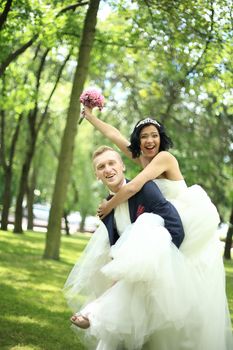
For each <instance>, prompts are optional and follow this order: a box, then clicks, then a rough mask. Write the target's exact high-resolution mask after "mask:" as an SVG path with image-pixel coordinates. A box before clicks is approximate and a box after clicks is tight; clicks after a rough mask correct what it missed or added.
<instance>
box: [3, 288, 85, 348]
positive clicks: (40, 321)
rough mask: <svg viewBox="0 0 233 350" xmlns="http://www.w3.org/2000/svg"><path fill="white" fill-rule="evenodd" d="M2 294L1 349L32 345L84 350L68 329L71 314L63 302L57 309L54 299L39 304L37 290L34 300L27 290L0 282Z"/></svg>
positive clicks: (33, 346)
mask: <svg viewBox="0 0 233 350" xmlns="http://www.w3.org/2000/svg"><path fill="white" fill-rule="evenodd" d="M0 295H1V299H0V310H1V314H0V348H1V349H10V347H12V346H16V345H17V344H20V345H26V344H27V346H29V344H30V346H31V347H32V349H34V348H37V349H38V348H39V349H51V350H52V349H61V350H64V349H76V350H77V349H78V350H82V349H83V350H84V347H83V346H82V344H81V343H80V342H79V340H78V338H77V337H76V336H75V335H74V333H73V332H72V331H71V330H69V326H70V322H69V317H70V313H69V312H68V311H65V310H64V309H63V310H62V307H61V305H60V306H59V305H57V307H55V308H54V306H53V304H52V303H51V300H50V303H49V304H47V303H42V302H41V301H40V302H39V303H38V300H37V293H35V299H34V301H33V300H32V299H31V298H28V292H27V291H23V290H20V291H19V290H17V289H14V288H13V287H11V286H9V285H7V284H3V285H1V294H0ZM54 297H58V295H56V294H55V295H54V296H53V297H52V298H54ZM60 297H61V296H60ZM48 301H49V300H48ZM56 309H57V310H56ZM59 309H60V310H59Z"/></svg>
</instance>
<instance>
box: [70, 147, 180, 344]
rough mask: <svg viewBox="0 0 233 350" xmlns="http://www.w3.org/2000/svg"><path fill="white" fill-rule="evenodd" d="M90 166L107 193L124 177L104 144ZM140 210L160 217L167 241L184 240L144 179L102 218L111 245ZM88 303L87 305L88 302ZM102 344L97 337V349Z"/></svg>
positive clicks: (82, 321) (173, 213)
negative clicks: (166, 233)
mask: <svg viewBox="0 0 233 350" xmlns="http://www.w3.org/2000/svg"><path fill="white" fill-rule="evenodd" d="M93 166H94V170H95V174H96V177H97V179H99V180H101V181H102V183H103V184H104V185H106V186H107V187H108V189H109V191H110V194H112V195H114V193H117V192H118V191H119V190H120V188H121V187H122V186H124V184H126V182H127V180H126V179H125V176H124V170H125V166H124V163H123V161H122V159H121V157H120V154H119V153H118V152H116V151H115V150H114V149H113V148H110V147H108V146H101V147H99V148H98V149H97V150H96V151H95V152H94V154H93ZM143 213H153V214H156V215H158V216H159V217H160V219H161V224H162V225H163V224H164V227H165V228H166V229H167V230H168V232H169V233H170V235H171V240H172V242H173V244H174V245H176V247H177V248H179V246H180V245H181V243H182V241H183V239H184V230H183V226H182V223H181V219H180V217H179V214H178V212H177V210H176V209H175V207H174V206H173V205H172V204H171V203H170V202H168V201H167V200H166V199H165V198H164V196H163V195H162V193H161V192H160V190H159V188H158V186H157V185H156V184H155V183H154V182H153V181H149V182H147V183H146V184H145V185H144V186H143V187H142V189H141V190H140V191H139V192H138V193H136V194H135V195H134V196H133V197H131V198H130V199H129V200H128V201H126V202H124V203H122V204H120V205H118V206H117V207H116V208H115V209H114V210H113V211H112V212H111V213H110V214H108V215H107V216H106V217H105V218H104V219H103V223H104V224H105V226H106V228H107V231H108V238H109V243H110V245H111V246H112V245H114V244H115V243H116V242H117V240H118V238H119V237H120V234H121V233H123V232H124V230H125V228H126V227H127V226H128V225H129V224H131V223H133V222H135V221H136V220H137V218H138V217H139V216H140V215H141V214H143ZM90 305H91V304H90ZM71 322H72V323H73V324H75V325H76V326H78V327H80V328H83V329H86V328H89V326H90V322H89V319H88V317H86V316H85V315H84V313H78V314H75V315H73V316H72V317H71ZM102 348H104V349H105V348H106V349H108V346H107V345H106V344H105V345H104V347H102V341H101V340H100V343H99V346H98V347H97V349H102Z"/></svg>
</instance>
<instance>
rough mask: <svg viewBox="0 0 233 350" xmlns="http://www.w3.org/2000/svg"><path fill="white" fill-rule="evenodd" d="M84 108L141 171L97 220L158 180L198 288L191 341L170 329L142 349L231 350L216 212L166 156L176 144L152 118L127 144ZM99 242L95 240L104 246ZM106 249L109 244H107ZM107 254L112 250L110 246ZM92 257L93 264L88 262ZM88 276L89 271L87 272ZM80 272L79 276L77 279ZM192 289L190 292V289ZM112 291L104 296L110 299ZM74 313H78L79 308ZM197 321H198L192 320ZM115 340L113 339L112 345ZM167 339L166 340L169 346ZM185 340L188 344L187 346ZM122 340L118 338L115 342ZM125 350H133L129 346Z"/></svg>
mask: <svg viewBox="0 0 233 350" xmlns="http://www.w3.org/2000/svg"><path fill="white" fill-rule="evenodd" d="M84 108H85V109H84V116H85V118H86V119H87V120H88V121H89V122H90V123H91V124H92V125H93V126H94V127H95V128H97V129H98V130H99V131H100V132H101V133H102V134H103V135H105V136H106V137H107V138H109V139H110V140H111V141H112V142H113V143H115V144H116V145H117V146H118V147H119V148H120V150H121V151H122V152H123V153H124V154H125V155H126V156H128V157H129V158H130V159H132V160H133V161H135V162H136V163H138V164H140V165H141V166H142V168H143V170H142V171H141V172H140V173H139V174H138V175H137V176H136V177H135V178H134V179H133V180H132V181H130V182H129V183H127V184H126V185H125V186H123V187H122V188H121V189H120V191H119V192H118V193H116V194H115V195H114V196H113V197H112V199H110V200H109V201H105V202H103V203H102V205H101V206H100V207H99V211H98V215H99V217H100V218H101V219H103V218H104V217H105V216H106V215H107V214H108V213H109V212H110V211H111V210H112V209H113V208H115V207H116V206H118V205H119V204H120V203H122V202H124V201H126V200H127V199H128V198H130V197H131V196H133V195H134V194H135V193H137V192H138V191H139V190H140V189H141V188H142V186H143V185H144V184H145V183H146V182H147V181H149V180H154V181H155V182H156V184H157V185H158V186H159V188H160V190H161V192H162V193H163V195H164V196H165V197H166V199H168V200H169V201H170V202H171V203H172V204H173V205H174V206H175V207H176V209H177V210H178V212H179V215H180V217H181V220H182V223H183V227H184V231H185V239H184V241H183V243H182V245H181V246H180V251H181V253H182V254H183V256H184V258H185V264H186V266H187V269H188V271H189V275H190V276H191V277H192V278H191V279H190V278H189V279H187V284H190V285H192V288H195V295H196V297H197V299H198V300H197V305H196V306H197V309H198V317H199V318H198V320H199V321H200V325H199V326H200V327H197V328H195V320H193V328H191V326H190V327H186V328H185V327H183V329H185V332H186V333H187V330H188V331H189V332H192V334H191V336H189V337H187V334H186V335H185V336H184V334H182V331H178V330H176V331H175V333H174V328H172V327H170V328H169V326H166V327H165V328H164V329H159V331H158V332H155V334H154V336H152V337H151V339H150V341H149V342H148V345H144V347H145V348H148V349H149V348H150V349H151V350H154V349H158V350H181V349H182V350H183V349H184V350H188V349H192V350H194V349H195V350H220V349H221V350H230V349H232V332H231V323H230V318H229V311H228V307H227V301H226V294H225V275H224V267H223V262H222V257H221V251H220V246H219V241H218V237H217V234H216V231H217V226H218V223H219V216H218V213H217V210H216V208H215V206H214V205H213V203H212V202H211V200H210V199H209V197H208V195H207V194H206V192H205V191H204V190H203V189H202V188H201V187H200V186H198V185H194V186H191V187H187V185H186V183H185V181H184V179H183V176H182V174H181V171H180V169H179V164H178V162H177V160H176V158H175V157H174V156H173V155H172V154H171V153H170V152H168V149H169V148H170V146H172V141H171V139H170V138H169V137H168V136H167V135H166V133H165V130H164V127H163V125H162V124H160V123H159V122H157V121H156V120H154V119H152V118H146V119H144V120H141V121H139V122H138V123H137V124H136V126H135V128H134V130H133V133H132V135H131V138H130V142H129V141H127V140H126V139H125V138H124V137H123V136H122V135H121V133H120V132H119V131H118V130H117V129H116V128H114V127H113V126H111V125H109V124H107V123H105V122H103V121H101V120H100V119H98V118H97V117H95V116H94V115H93V114H92V113H91V112H92V111H91V109H89V108H88V107H84ZM101 230H102V231H101ZM100 231H101V232H104V228H103V227H102V226H101V225H100ZM100 236H101V235H99V238H98V239H97V240H100ZM102 236H103V242H105V238H104V234H103V235H102ZM103 242H102V243H103ZM104 245H105V243H103V246H104ZM91 246H92V248H91V249H90V250H91V251H90V252H89V253H88V252H87V253H86V254H85V256H86V258H84V265H85V263H86V264H88V263H87V261H90V258H91V256H92V258H93V259H94V257H95V255H96V254H98V253H97V250H96V249H94V248H93V246H94V245H93V242H92V244H91ZM105 249H106V250H108V247H107V244H106V245H105ZM103 251H104V249H102V253H103ZM105 253H106V251H105ZM88 254H89V258H88V257H87V256H88ZM100 255H101V254H100ZM107 256H108V254H104V253H103V254H102V255H101V258H100V259H99V258H98V259H97V261H99V262H100V261H101V259H102V261H101V262H100V265H101V264H102V265H101V266H104V265H105V264H106V263H107V262H108V261H107V260H108V258H107ZM94 260H95V259H94ZM80 264H81V262H80V263H78V264H77V266H76V268H77V269H78V267H80V266H81V265H80ZM116 264H117V261H116ZM100 265H99V266H98V264H97V265H96V274H92V276H93V275H94V276H95V277H96V278H95V280H96V282H97V281H99V282H97V284H98V283H100V281H103V276H101V278H100V276H98V271H100V269H99V267H100ZM82 266H83V264H82ZM76 268H74V270H73V272H72V274H71V275H70V276H69V278H68V281H69V282H68V283H67V285H69V283H70V281H71V280H73V279H75V278H76V280H77V277H78V278H79V281H80V269H79V270H77V269H76ZM161 268H162V267H161ZM116 269H117V266H115V270H114V271H116ZM81 270H82V269H81ZM84 270H85V271H87V270H88V268H87V269H84ZM107 270H108V276H111V267H110V268H108V269H107ZM77 271H79V272H78V273H77ZM75 276H76V277H75ZM98 277H99V278H98ZM105 277H106V276H105ZM179 282H180V281H177V283H179ZM182 282H183V281H182ZM105 283H106V284H105V286H102V288H100V290H101V292H100V294H99V295H101V293H102V292H103V291H104V290H107V289H106V288H108V287H110V284H108V283H110V281H109V280H108V281H107V280H106V281H105ZM74 285H75V284H74ZM116 285H118V284H116ZM190 285H189V286H188V288H190ZM112 288H115V290H116V289H117V288H119V287H118V286H116V287H114V286H113V287H112ZM112 288H110V289H108V290H107V292H106V293H107V294H108V293H109V290H111V289H112ZM73 292H74V290H73ZM75 292H76V293H77V292H78V290H77V289H76V291H75ZM110 293H112V292H110ZM132 295H133V294H132ZM100 298H101V297H100ZM110 300H111V299H110ZM90 305H91V304H89V305H88V307H89V306H90ZM179 306H180V305H179ZM75 307H76V311H77V303H76V305H75ZM75 307H74V310H75ZM88 307H87V308H88ZM86 311H87V310H86ZM124 317H125V315H124V314H123V315H122V320H123V319H124ZM193 318H194V319H195V317H194V314H193ZM187 323H189V324H190V325H191V324H192V315H190V316H189V318H188V319H187ZM139 324H140V326H141V327H143V324H142V323H140V322H139ZM178 328H179V327H178ZM103 329H104V327H103ZM191 329H192V330H191ZM114 335H115V334H112V341H113V339H114ZM164 338H166V342H165V343H164ZM187 339H189V341H188V342H187ZM118 340H119V339H117V337H116V341H118ZM134 346H135V344H134ZM146 346H147V347H146ZM99 348H100V349H103V347H102V348H101V344H99ZM115 348H116V347H115ZM115 348H114V349H115ZM140 348H141V347H140ZM106 349H107V350H109V349H110V347H106ZM127 349H131V348H130V346H129V347H128V348H127ZM132 349H133V347H132ZM138 349H139V348H138Z"/></svg>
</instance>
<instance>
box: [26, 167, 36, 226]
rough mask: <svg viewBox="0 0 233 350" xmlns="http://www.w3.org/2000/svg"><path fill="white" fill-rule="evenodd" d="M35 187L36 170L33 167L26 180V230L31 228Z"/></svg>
mask: <svg viewBox="0 0 233 350" xmlns="http://www.w3.org/2000/svg"><path fill="white" fill-rule="evenodd" d="M35 187H36V172H35V168H33V170H32V174H31V178H30V180H29V181H28V186H27V212H28V223H27V229H28V230H33V203H34V190H35Z"/></svg>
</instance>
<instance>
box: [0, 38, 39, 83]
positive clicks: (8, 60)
mask: <svg viewBox="0 0 233 350" xmlns="http://www.w3.org/2000/svg"><path fill="white" fill-rule="evenodd" d="M37 37H38V35H34V37H33V38H32V39H30V40H29V41H28V42H27V43H26V44H24V45H23V46H21V47H20V48H19V49H18V50H16V51H15V52H13V53H11V54H10V55H9V56H8V57H7V58H6V60H5V62H3V63H2V64H1V66H0V77H1V76H2V75H3V74H4V72H5V70H6V68H7V67H8V66H9V64H10V63H11V62H12V61H14V60H15V59H16V58H17V57H18V56H19V55H20V54H21V53H23V52H24V51H25V50H27V48H29V47H30V46H31V45H32V44H33V43H34V41H35V40H36V38H37Z"/></svg>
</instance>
